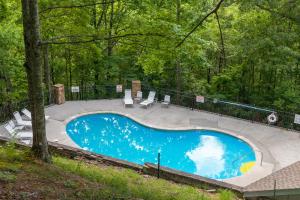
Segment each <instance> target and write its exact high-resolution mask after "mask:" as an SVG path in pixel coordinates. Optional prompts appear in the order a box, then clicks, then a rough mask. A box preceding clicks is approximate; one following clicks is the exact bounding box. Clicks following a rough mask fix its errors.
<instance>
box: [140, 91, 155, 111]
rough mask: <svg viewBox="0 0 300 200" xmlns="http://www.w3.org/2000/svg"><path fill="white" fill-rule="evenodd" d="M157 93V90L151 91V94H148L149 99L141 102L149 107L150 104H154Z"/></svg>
mask: <svg viewBox="0 0 300 200" xmlns="http://www.w3.org/2000/svg"><path fill="white" fill-rule="evenodd" d="M155 94H156V92H155V91H150V92H149V95H148V99H147V100H145V101H143V102H141V103H140V104H141V105H143V106H145V107H146V108H148V106H150V105H153V103H154V98H155Z"/></svg>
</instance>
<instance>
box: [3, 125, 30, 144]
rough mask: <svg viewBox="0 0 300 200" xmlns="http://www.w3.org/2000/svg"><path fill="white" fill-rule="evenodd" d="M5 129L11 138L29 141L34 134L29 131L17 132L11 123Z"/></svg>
mask: <svg viewBox="0 0 300 200" xmlns="http://www.w3.org/2000/svg"><path fill="white" fill-rule="evenodd" d="M4 128H5V129H6V130H7V132H8V133H9V134H10V136H11V137H13V138H18V139H24V140H28V139H31V138H32V132H29V131H17V130H16V129H14V128H13V127H11V125H10V124H9V123H7V124H5V125H4Z"/></svg>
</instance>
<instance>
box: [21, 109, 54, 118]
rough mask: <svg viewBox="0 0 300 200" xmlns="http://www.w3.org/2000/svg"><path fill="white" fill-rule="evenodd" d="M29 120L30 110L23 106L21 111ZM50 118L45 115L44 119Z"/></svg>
mask: <svg viewBox="0 0 300 200" xmlns="http://www.w3.org/2000/svg"><path fill="white" fill-rule="evenodd" d="M21 112H22V113H23V114H24V115H25V116H26V117H27V118H28V119H29V120H31V112H30V111H29V110H27V109H26V108H24V109H23V110H22V111H21ZM49 118H50V116H47V115H46V116H45V120H48V119H49Z"/></svg>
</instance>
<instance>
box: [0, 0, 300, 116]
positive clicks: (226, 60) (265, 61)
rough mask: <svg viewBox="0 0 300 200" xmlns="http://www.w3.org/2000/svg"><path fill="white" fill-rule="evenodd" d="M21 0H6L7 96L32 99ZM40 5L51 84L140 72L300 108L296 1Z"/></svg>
mask: <svg viewBox="0 0 300 200" xmlns="http://www.w3.org/2000/svg"><path fill="white" fill-rule="evenodd" d="M220 2H221V6H220V8H219V9H218V10H217V11H216V12H214V13H212V15H210V16H209V17H208V18H207V19H206V20H205V21H204V22H203V24H201V26H199V27H198V28H197V29H196V30H195V32H193V33H192V34H191V35H190V36H189V37H188V38H187V39H186V40H185V41H184V42H183V43H181V41H182V40H183V39H184V37H185V36H186V34H188V33H189V32H190V31H191V30H192V29H193V28H194V27H195V26H196V25H197V24H198V23H199V21H201V19H203V17H205V16H206V15H207V13H209V12H211V10H212V9H214V8H215V6H216V5H217V4H218V3H220ZM20 4H21V2H20V1H19V0H10V1H7V0H0V94H1V95H0V104H5V103H7V102H16V101H20V100H23V99H26V98H27V79H26V73H25V68H24V66H23V64H24V42H23V26H22V13H21V5H20ZM39 7H40V8H39V14H40V25H41V36H42V44H43V47H45V46H46V47H48V48H47V49H48V60H49V68H50V70H49V71H50V74H47V75H46V76H45V79H47V78H50V81H51V84H56V83H63V84H64V85H65V86H66V87H70V86H71V85H79V86H81V87H86V86H93V85H103V84H111V85H115V84H126V83H128V82H129V81H131V80H135V79H139V80H141V81H142V82H143V83H144V84H147V85H151V86H154V87H161V88H169V89H173V90H177V91H184V92H189V93H193V94H201V95H208V96H211V97H216V98H220V99H226V100H230V101H235V102H241V103H246V104H253V105H257V106H262V107H269V108H275V109H278V110H285V111H290V112H298V113H299V112H300V1H299V0H276V1H267V0H265V1H261V0H247V1H246V0H235V1H233V0H227V1H215V0H165V1H162V0H143V1H141V0H126V1H124V0H102V1H95V0H61V1H53V0H40V1H39ZM45 49H46V48H44V52H45V51H46V50H45ZM45 71H46V70H45ZM45 87H46V86H45Z"/></svg>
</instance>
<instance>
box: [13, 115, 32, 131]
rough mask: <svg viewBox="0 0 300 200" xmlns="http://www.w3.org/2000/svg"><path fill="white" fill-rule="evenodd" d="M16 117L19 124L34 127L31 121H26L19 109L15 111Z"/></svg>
mask: <svg viewBox="0 0 300 200" xmlns="http://www.w3.org/2000/svg"><path fill="white" fill-rule="evenodd" d="M14 117H15V119H16V121H17V125H19V126H25V127H32V124H31V121H24V120H23V119H22V117H21V115H20V113H19V112H18V111H16V112H14Z"/></svg>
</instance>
